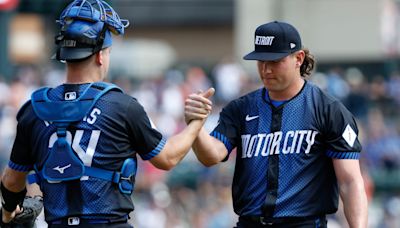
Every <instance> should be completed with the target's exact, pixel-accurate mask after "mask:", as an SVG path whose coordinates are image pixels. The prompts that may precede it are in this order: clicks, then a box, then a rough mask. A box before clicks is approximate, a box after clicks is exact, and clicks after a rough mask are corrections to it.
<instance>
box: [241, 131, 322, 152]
mask: <svg viewBox="0 0 400 228" xmlns="http://www.w3.org/2000/svg"><path fill="white" fill-rule="evenodd" d="M317 134H318V132H317V131H312V130H296V131H288V132H287V133H286V134H285V135H283V132H282V131H277V132H273V133H269V134H266V133H263V134H257V135H250V134H246V135H242V136H241V138H242V145H243V148H242V156H241V157H242V158H251V157H257V156H258V155H261V156H263V157H265V156H269V155H274V154H280V153H282V154H284V155H287V154H293V153H296V154H298V153H300V152H303V153H305V154H308V153H310V150H311V146H312V145H313V144H314V142H315V137H316V135H317ZM282 140H283V141H282ZM304 143H305V147H304V150H303V151H301V148H303V144H304ZM281 145H282V148H281Z"/></svg>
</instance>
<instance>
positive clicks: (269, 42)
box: [243, 21, 301, 61]
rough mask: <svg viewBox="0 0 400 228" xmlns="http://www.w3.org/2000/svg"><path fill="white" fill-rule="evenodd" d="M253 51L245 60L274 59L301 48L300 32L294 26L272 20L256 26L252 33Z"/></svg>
mask: <svg viewBox="0 0 400 228" xmlns="http://www.w3.org/2000/svg"><path fill="white" fill-rule="evenodd" d="M254 46H255V48H254V51H253V52H250V53H249V54H247V55H245V56H244V57H243V59H245V60H261V61H274V60H278V59H281V58H284V57H286V56H288V55H290V54H292V53H294V52H296V51H298V50H300V49H301V38H300V34H299V32H298V31H297V29H296V28H295V27H293V26H292V25H290V24H288V23H285V22H279V21H274V22H270V23H267V24H263V25H260V26H258V28H257V29H256V31H255V35H254Z"/></svg>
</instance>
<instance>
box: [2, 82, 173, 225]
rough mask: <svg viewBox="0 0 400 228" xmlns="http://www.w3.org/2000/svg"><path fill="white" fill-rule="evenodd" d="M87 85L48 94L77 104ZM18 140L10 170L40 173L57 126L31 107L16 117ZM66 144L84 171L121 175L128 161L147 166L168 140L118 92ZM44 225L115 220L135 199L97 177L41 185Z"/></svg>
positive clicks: (103, 101) (80, 124)
mask: <svg viewBox="0 0 400 228" xmlns="http://www.w3.org/2000/svg"><path fill="white" fill-rule="evenodd" d="M88 85H89V84H81V85H73V84H64V85H61V86H59V87H56V88H55V89H52V90H50V91H49V94H48V96H49V98H50V99H51V100H60V101H62V100H70V99H74V98H78V97H79V95H80V93H82V92H83V91H84V90H85V89H86V88H87V87H88ZM17 119H18V126H17V136H16V139H15V142H14V146H13V150H12V154H11V159H10V163H9V166H10V167H11V168H12V169H15V170H19V171H29V170H31V169H32V168H33V167H34V166H36V167H37V169H39V170H41V168H42V167H43V164H44V162H45V160H46V158H47V157H48V155H49V151H50V149H51V148H52V146H53V145H54V142H55V140H56V138H57V137H56V136H57V135H56V126H54V124H52V123H49V122H46V121H43V120H40V119H39V118H38V117H37V116H36V114H35V112H34V111H33V108H32V104H31V102H27V104H25V105H24V106H23V107H22V108H21V110H20V112H19V114H18V116H17ZM67 139H68V141H70V142H71V146H72V148H73V151H74V152H75V153H76V154H77V155H79V157H80V158H81V160H82V162H83V163H84V165H85V166H89V167H97V168H101V169H106V170H111V171H120V170H121V167H122V164H123V162H124V160H125V159H127V158H134V160H135V161H136V159H137V156H136V155H140V156H141V158H142V159H144V160H148V159H151V158H152V157H154V156H156V155H157V154H158V153H159V152H160V151H161V150H162V148H163V146H164V143H165V139H163V137H162V135H161V133H159V132H158V131H157V130H156V129H154V128H153V127H152V124H151V121H150V120H149V118H148V116H147V114H146V113H145V111H144V110H143V107H142V106H141V105H140V104H139V103H138V102H137V101H136V100H135V99H134V98H132V97H130V96H128V95H126V94H123V93H121V92H117V91H110V92H108V93H106V94H105V95H103V96H102V97H101V98H100V99H99V100H98V101H97V102H96V104H95V105H94V107H93V108H92V110H91V111H89V114H87V116H86V117H85V118H84V119H83V120H82V121H80V122H76V123H72V124H71V125H70V126H69V127H68V128H67ZM40 184H41V186H40V187H41V190H42V191H43V194H44V208H45V217H46V221H52V220H55V219H59V218H63V217H69V216H81V217H83V218H101V219H105V218H110V219H117V218H120V217H123V216H127V215H128V213H129V212H130V211H132V210H133V209H134V207H133V203H132V200H131V196H130V195H128V194H123V193H121V192H120V191H119V189H118V185H116V184H113V183H112V182H109V181H105V180H101V179H98V178H95V177H88V176H83V177H82V178H81V180H74V181H66V182H61V183H48V182H47V181H41V183H40Z"/></svg>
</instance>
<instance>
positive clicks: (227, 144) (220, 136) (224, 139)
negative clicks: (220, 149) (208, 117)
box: [210, 131, 233, 153]
mask: <svg viewBox="0 0 400 228" xmlns="http://www.w3.org/2000/svg"><path fill="white" fill-rule="evenodd" d="M210 135H211V136H213V137H214V138H216V139H218V140H219V141H221V142H222V143H223V144H224V145H225V147H226V149H227V150H228V152H229V153H230V152H231V151H232V149H233V146H232V144H231V143H230V142H229V140H228V138H227V137H226V136H225V135H223V134H221V133H219V132H218V131H213V132H211V133H210Z"/></svg>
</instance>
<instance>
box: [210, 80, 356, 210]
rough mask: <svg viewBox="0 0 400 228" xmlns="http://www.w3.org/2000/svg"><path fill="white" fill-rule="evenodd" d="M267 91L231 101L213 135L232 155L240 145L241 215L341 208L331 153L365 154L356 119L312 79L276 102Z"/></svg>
mask: <svg viewBox="0 0 400 228" xmlns="http://www.w3.org/2000/svg"><path fill="white" fill-rule="evenodd" d="M266 94H268V93H267V91H266V89H264V88H262V89H259V90H256V91H254V92H252V93H249V94H247V95H245V96H243V97H241V98H239V99H236V100H234V101H232V102H230V103H229V104H228V105H227V106H226V107H225V108H224V109H223V110H222V112H221V114H220V120H219V124H218V126H217V127H216V128H215V129H214V131H213V132H211V135H212V136H214V137H216V138H217V139H219V140H221V141H222V142H223V143H224V144H225V146H226V148H227V149H228V152H229V154H230V152H231V151H232V149H233V148H235V147H236V148H237V157H236V166H235V173H234V179H233V185H232V194H233V202H234V203H233V204H234V210H235V212H236V213H237V214H238V215H240V216H246V215H251V216H261V215H263V216H267V217H299V216H316V215H324V214H328V213H333V212H335V211H336V210H337V204H338V186H337V181H336V176H335V172H334V168H333V164H332V158H335V159H358V157H359V152H360V151H361V145H360V143H359V141H358V139H357V134H358V129H357V126H356V123H355V120H354V118H353V116H352V115H351V113H350V112H349V111H348V110H347V109H346V108H345V107H344V106H343V105H342V104H341V103H340V102H339V101H337V100H335V99H334V98H332V97H330V96H328V95H327V94H325V93H324V92H323V91H321V90H320V89H319V88H318V87H316V86H315V85H314V84H312V83H310V82H306V83H305V84H304V86H303V88H302V90H301V91H300V92H299V93H298V94H297V95H296V96H295V97H293V98H292V99H290V100H289V101H287V102H285V103H283V104H282V105H280V106H278V107H275V106H273V105H272V104H271V103H270V102H269V100H268V98H266V97H268V96H266ZM228 156H229V155H228ZM226 159H227V158H226ZM263 208H264V209H265V212H264V213H263Z"/></svg>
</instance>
